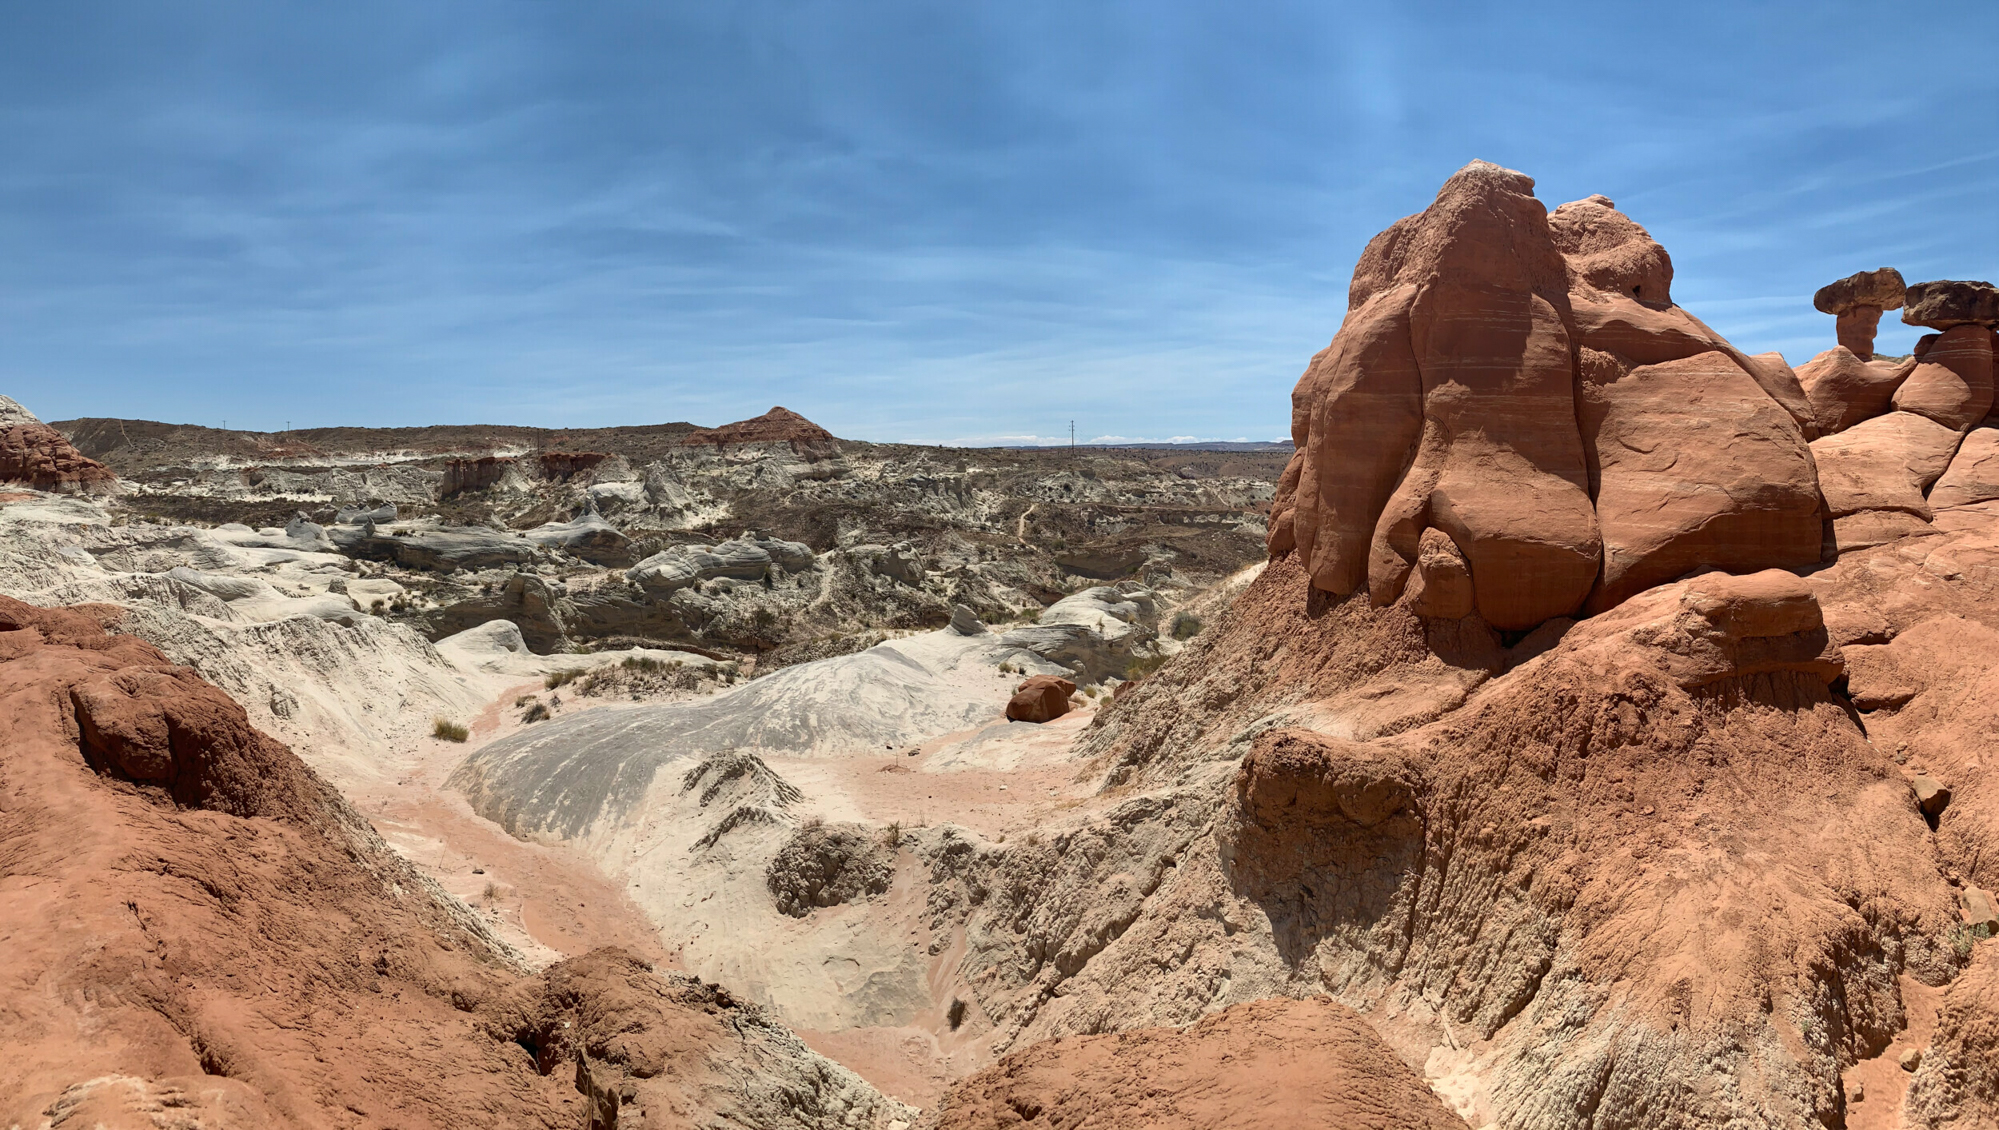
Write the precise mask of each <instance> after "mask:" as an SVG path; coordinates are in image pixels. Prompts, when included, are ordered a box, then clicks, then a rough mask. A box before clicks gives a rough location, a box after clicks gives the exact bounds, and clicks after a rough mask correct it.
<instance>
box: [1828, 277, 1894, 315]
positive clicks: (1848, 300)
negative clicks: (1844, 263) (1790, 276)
mask: <svg viewBox="0 0 1999 1130" xmlns="http://www.w3.org/2000/svg"><path fill="white" fill-rule="evenodd" d="M1903 289H1904V287H1903V283H1902V272H1900V271H1898V270H1896V269H1895V268H1893V267H1883V268H1881V269H1880V270H1878V271H1861V272H1859V273H1857V274H1851V275H1848V276H1846V277H1845V278H1843V279H1841V280H1839V281H1838V282H1835V283H1827V284H1826V285H1824V286H1822V287H1820V288H1819V290H1818V293H1817V294H1814V295H1812V308H1813V309H1815V310H1817V311H1818V312H1819V313H1821V314H1844V313H1846V312H1847V311H1849V310H1852V309H1853V308H1854V307H1856V306H1872V307H1874V308H1875V309H1876V310H1898V309H1900V308H1901V306H1902V292H1903Z"/></svg>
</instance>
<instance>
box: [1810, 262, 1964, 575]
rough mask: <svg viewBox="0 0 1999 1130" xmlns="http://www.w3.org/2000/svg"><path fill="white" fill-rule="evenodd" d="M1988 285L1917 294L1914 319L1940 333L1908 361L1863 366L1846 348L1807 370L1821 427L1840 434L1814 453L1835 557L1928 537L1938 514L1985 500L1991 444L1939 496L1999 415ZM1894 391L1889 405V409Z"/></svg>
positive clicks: (1910, 311)
mask: <svg viewBox="0 0 1999 1130" xmlns="http://www.w3.org/2000/svg"><path fill="white" fill-rule="evenodd" d="M1995 294H1999V292H1995V291H1994V290H1993V288H1992V287H1991V286H1990V285H1989V284H1986V283H1968V282H1926V283H1917V284H1915V285H1913V286H1911V287H1909V288H1908V289H1907V291H1906V301H1905V304H1904V305H1903V308H1902V320H1903V321H1905V322H1908V323H1910V324H1912V325H1924V326H1931V327H1933V328H1936V329H1939V330H1941V331H1942V332H1941V333H1938V334H1930V335H1928V336H1926V337H1924V338H1923V339H1922V341H1920V342H1919V343H1918V344H1917V346H1916V352H1915V355H1914V356H1912V357H1910V358H1909V359H1908V360H1907V361H1904V362H1901V363H1899V364H1895V365H1893V366H1889V365H1886V364H1884V363H1883V362H1880V361H1869V362H1862V361H1859V360H1857V359H1856V358H1854V357H1853V356H1852V354H1851V353H1850V352H1848V351H1847V350H1846V349H1845V348H1844V347H1842V348H1840V349H1836V350H1833V351H1831V352H1830V353H1825V354H1820V355H1819V356H1818V357H1817V358H1814V359H1813V361H1812V364H1811V365H1809V366H1807V369H1808V370H1810V385H1811V395H1812V398H1813V403H1814V405H1815V407H1816V408H1817V409H1819V410H1820V411H1821V413H1822V415H1821V422H1822V423H1827V422H1831V423H1833V424H1835V425H1836V426H1835V427H1833V428H1831V429H1829V430H1830V431H1837V432H1838V434H1836V435H1834V434H1828V435H1827V436H1825V437H1824V438H1821V439H1819V440H1817V441H1815V442H1814V443H1813V444H1812V454H1813V457H1814V459H1815V460H1816V462H1817V464H1818V474H1819V485H1820V488H1821V489H1822V490H1823V492H1824V495H1825V500H1826V510H1827V516H1828V517H1830V518H1831V519H1832V523H1833V542H1834V549H1836V550H1838V551H1850V550H1855V549H1862V548H1866V547H1868V546H1871V545H1878V544H1881V543H1883V542H1886V541H1891V540H1894V539H1895V538H1898V537H1904V536H1907V535H1909V534H1911V533H1920V532H1924V531H1925V528H1926V527H1925V526H1924V525H1923V523H1927V522H1928V521H1929V520H1930V519H1931V518H1932V517H1933V515H1934V512H1935V508H1936V506H1938V505H1947V506H1948V505H1963V504H1965V503H1967V502H1970V501H1977V500H1978V497H1977V496H1980V495H1982V494H1983V488H1982V487H1981V486H1980V485H1979V484H1980V483H1981V481H1982V478H1983V476H1984V475H1985V472H1984V471H1982V470H1980V469H1979V467H1980V463H1981V461H1982V460H1983V459H1984V458H1985V457H1986V454H1987V449H1988V447H1989V444H1988V443H1987V442H1986V441H1985V440H1984V439H1982V438H1981V439H1980V440H1979V441H1977V442H1976V443H1973V444H1971V445H1969V447H1970V450H1969V452H1968V453H1967V454H1966V456H1965V458H1966V460H1967V461H1966V463H1965V465H1964V467H1963V468H1962V470H1961V471H1960V472H1959V474H1958V475H1957V477H1956V478H1955V479H1954V480H1953V482H1952V485H1951V487H1950V488H1949V489H1947V490H1946V491H1945V492H1944V494H1943V495H1942V496H1941V498H1938V497H1936V496H1935V495H1934V491H1933V487H1934V485H1935V484H1937V483H1938V482H1940V481H1941V480H1942V478H1943V476H1944V475H1945V473H1946V472H1947V470H1948V469H1949V468H1950V467H1951V466H1952V465H1953V464H1954V463H1955V462H1956V461H1957V459H1958V457H1959V452H1960V447H1961V446H1962V445H1963V444H1964V440H1965V437H1966V435H1967V434H1968V433H1970V432H1971V431H1972V429H1973V428H1975V427H1977V426H1978V424H1979V423H1980V422H1981V421H1983V420H1984V419H1985V418H1986V417H1987V416H1988V415H1989V414H1990V413H1991V411H1992V407H1993V402H1994V378H1993V353H1994V340H1995V338H1994V334H1993V330H1992V326H1993V324H1994V323H1995V322H1999V298H1995V297H1994V296H1995ZM1884 392H1886V393H1887V394H1888V396H1887V402H1886V403H1885V404H1883V403H1882V394H1883V393H1884Z"/></svg>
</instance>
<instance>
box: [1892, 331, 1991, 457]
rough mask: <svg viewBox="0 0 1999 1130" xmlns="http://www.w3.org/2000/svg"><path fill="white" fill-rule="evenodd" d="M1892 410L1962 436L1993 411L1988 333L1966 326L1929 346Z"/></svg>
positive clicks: (1945, 334) (1898, 392)
mask: <svg viewBox="0 0 1999 1130" xmlns="http://www.w3.org/2000/svg"><path fill="white" fill-rule="evenodd" d="M1894 404H1895V408H1896V410H1898V411H1902V412H1914V413H1917V414H1919V415H1923V416H1927V417H1929V418H1930V419H1932V420H1935V421H1936V422H1937V423H1939V424H1942V425H1943V426H1944V427H1946V428H1950V429H1951V430H1952V431H1957V432H1963V431H1967V430H1969V429H1970V428H1971V427H1972V426H1973V425H1975V424H1977V423H1978V422H1979V421H1980V420H1983V419H1984V418H1985V415H1986V413H1988V412H1990V411H1991V410H1992V331H1991V330H1989V329H1986V328H1985V327H1984V326H1981V325H1975V324H1971V323H1966V324H1964V325H1959V326H1952V327H1951V328H1950V329H1947V330H1945V331H1944V332H1943V336H1941V337H1939V338H1937V339H1936V340H1935V341H1933V342H1931V343H1930V347H1929V348H1928V349H1927V350H1925V351H1924V352H1923V355H1922V357H1921V358H1920V359H1919V360H1918V363H1917V365H1916V367H1915V370H1914V371H1913V372H1911V373H1910V374H1909V377H1908V379H1907V380H1905V381H1903V382H1902V383H1901V385H1900V387H1898V388H1897V389H1896V390H1895V398H1894Z"/></svg>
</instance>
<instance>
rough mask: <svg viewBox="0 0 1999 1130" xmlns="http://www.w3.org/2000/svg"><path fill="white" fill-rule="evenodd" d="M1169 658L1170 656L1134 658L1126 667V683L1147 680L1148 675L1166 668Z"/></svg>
mask: <svg viewBox="0 0 1999 1130" xmlns="http://www.w3.org/2000/svg"><path fill="white" fill-rule="evenodd" d="M1168 658H1169V657H1168V656H1164V655H1141V656H1137V657H1134V658H1133V659H1132V660H1131V661H1130V662H1129V663H1126V664H1125V665H1124V677H1125V681H1126V682H1132V683H1135V682H1137V681H1139V680H1140V679H1143V678H1145V677H1146V676H1147V675H1150V674H1152V673H1153V672H1154V671H1157V670H1159V669H1160V668H1161V667H1164V666H1165V665H1166V660H1167V659H1168Z"/></svg>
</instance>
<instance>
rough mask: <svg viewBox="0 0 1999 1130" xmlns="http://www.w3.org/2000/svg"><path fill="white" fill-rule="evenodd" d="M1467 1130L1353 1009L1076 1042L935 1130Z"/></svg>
mask: <svg viewBox="0 0 1999 1130" xmlns="http://www.w3.org/2000/svg"><path fill="white" fill-rule="evenodd" d="M1044 1124H1045V1125H1048V1126H1050V1127H1089V1128H1091V1130H1181V1128H1184V1130H1292V1128H1293V1127H1306V1126H1325V1127H1339V1128H1340V1130H1464V1125H1465V1124H1464V1122H1463V1120H1462V1119H1460V1118H1458V1117H1457V1116H1456V1115H1454V1114H1452V1113H1451V1112H1450V1111H1449V1110H1448V1109H1447V1108H1446V1107H1445V1106H1444V1104H1443V1103H1442V1102H1441V1101H1439V1100H1438V1098H1437V1096H1436V1095H1434V1094H1432V1093H1431V1092H1430V1089H1429V1088H1428V1087H1426V1086H1425V1085H1424V1084H1423V1080H1422V1079H1420V1078H1419V1077H1418V1076H1417V1075H1416V1073H1415V1072H1414V1071H1411V1070H1409V1068H1408V1067H1406V1066H1405V1065H1404V1064H1403V1063H1402V1062H1401V1061H1400V1060H1398V1059H1396V1058H1395V1055H1394V1053H1393V1052H1391V1051H1389V1050H1388V1047H1387V1046H1386V1045H1385V1044H1383V1043H1382V1042H1381V1038H1380V1037H1379V1036H1376V1035H1375V1034H1374V1030H1373V1029H1371V1028H1369V1027H1368V1025H1367V1022H1366V1021H1364V1020H1362V1019H1361V1018H1360V1017H1359V1016H1357V1015H1355V1014H1354V1012H1353V1010H1351V1009H1349V1008H1347V1007H1345V1006H1344V1005H1340V1004H1338V1003H1335V1002H1334V1001H1332V1000H1331V999H1329V998H1326V997H1318V998H1315V999H1312V1000H1262V1001H1256V1002H1254V1003H1251V1004H1240V1005H1236V1006H1234V1007H1233V1008H1228V1009H1224V1010H1222V1011H1221V1012H1217V1013H1214V1014H1213V1015H1211V1016H1208V1017H1206V1018H1204V1019H1203V1020H1201V1021H1200V1022H1199V1023H1197V1024H1194V1025H1192V1026H1191V1027H1188V1028H1143V1029H1139V1030H1136V1031H1128V1032H1117V1033H1110V1034H1104V1035H1095V1036H1069V1037H1066V1038H1063V1039H1059V1040H1050V1041H1047V1042H1045V1043H1040V1044H1035V1045H1033V1046H1032V1047H1029V1048H1027V1049H1026V1050H1024V1051H1017V1052H1014V1053H1013V1054H1011V1055H1008V1056H1007V1057H1006V1058H1004V1059H1002V1060H1001V1061H1000V1062H999V1063H998V1064H997V1065H995V1066H993V1067H989V1068H987V1069H986V1070H984V1071H981V1072H979V1073H978V1074H977V1075H974V1076H972V1077H971V1078H969V1079H966V1080H965V1081H964V1082H962V1083H960V1084H958V1086H957V1087H955V1088H953V1089H952V1091H951V1093H950V1094H949V1095H947V1096H946V1097H945V1099H944V1101H943V1103H942V1104H941V1106H940V1108H939V1110H938V1114H937V1118H936V1121H935V1123H934V1125H935V1126H936V1127H937V1128H938V1130H1001V1128H1003V1127H1018V1126H1029V1127H1033V1126H1041V1125H1044Z"/></svg>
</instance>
